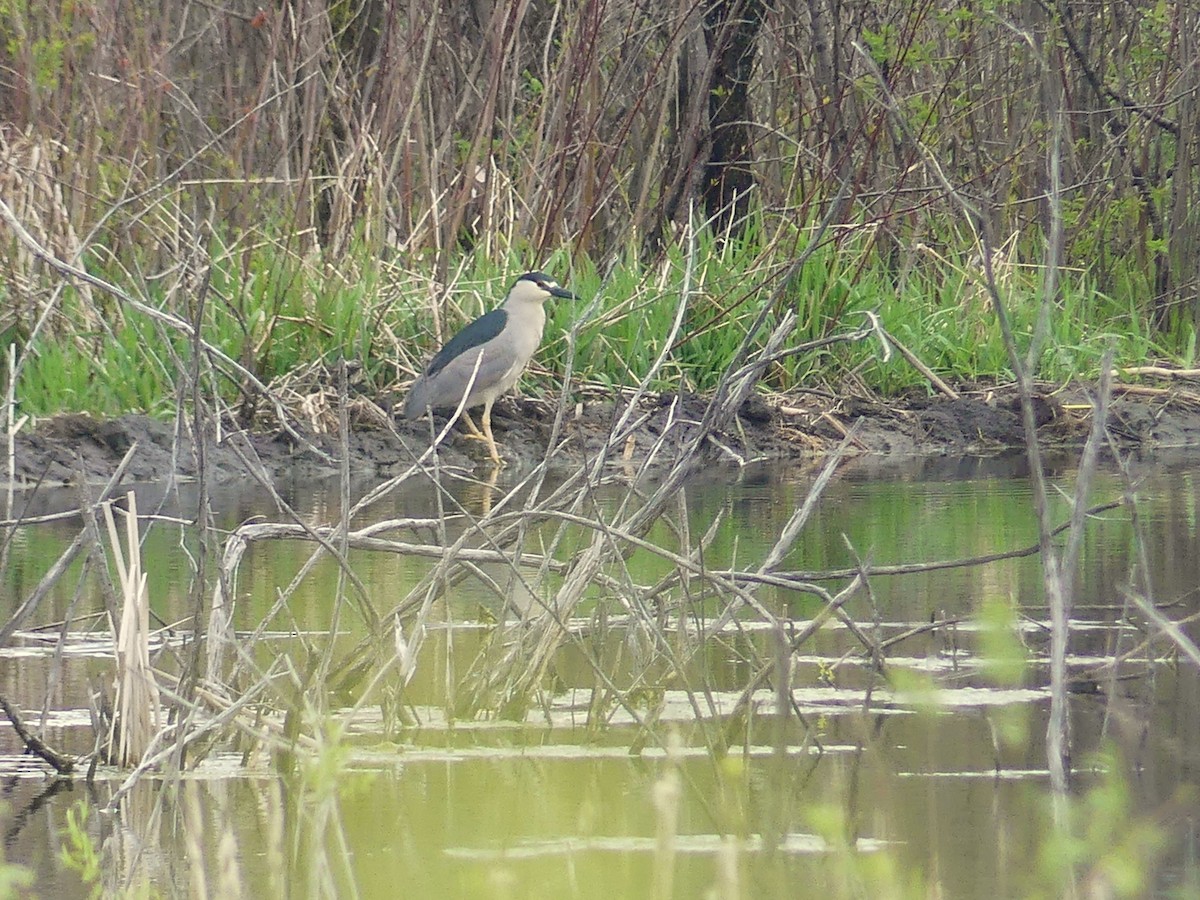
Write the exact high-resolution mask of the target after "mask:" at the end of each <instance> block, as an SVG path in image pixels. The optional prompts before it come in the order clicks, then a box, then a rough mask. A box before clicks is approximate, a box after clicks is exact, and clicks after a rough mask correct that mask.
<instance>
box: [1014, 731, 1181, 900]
mask: <svg viewBox="0 0 1200 900" xmlns="http://www.w3.org/2000/svg"><path fill="white" fill-rule="evenodd" d="M1093 769H1094V770H1095V771H1096V772H1097V773H1098V781H1097V783H1096V784H1095V785H1094V786H1092V787H1091V788H1090V789H1088V791H1087V792H1086V793H1085V794H1084V795H1083V796H1082V797H1079V798H1069V799H1065V800H1063V801H1062V802H1061V805H1060V807H1059V809H1058V811H1057V812H1056V811H1055V810H1054V809H1053V808H1048V809H1047V812H1046V821H1045V822H1044V823H1043V824H1042V827H1043V828H1044V829H1045V835H1046V836H1045V839H1044V840H1043V841H1042V844H1041V853H1040V855H1039V859H1038V860H1037V863H1038V869H1037V875H1038V883H1037V884H1036V885H1035V886H1034V887H1033V889H1032V890H1031V891H1030V892H1029V894H1028V895H1027V896H1029V897H1030V898H1031V900H1032V898H1039V900H1040V898H1052V897H1062V896H1065V895H1066V892H1067V889H1068V887H1069V885H1071V884H1087V885H1089V886H1090V889H1089V891H1088V893H1089V894H1091V895H1092V896H1106V897H1142V896H1145V895H1146V894H1147V892H1148V891H1149V890H1150V888H1151V886H1152V884H1153V882H1152V877H1151V876H1152V875H1153V873H1154V863H1155V861H1156V860H1157V859H1158V856H1159V854H1160V853H1161V852H1162V850H1163V847H1164V844H1165V840H1166V835H1165V832H1164V830H1163V828H1162V826H1161V825H1159V824H1158V823H1156V822H1155V821H1154V820H1153V819H1152V818H1148V817H1145V816H1140V815H1138V814H1137V813H1136V811H1135V810H1134V807H1133V801H1132V798H1131V796H1130V787H1129V781H1128V779H1127V778H1126V777H1125V776H1124V774H1123V772H1122V767H1121V764H1120V760H1119V758H1118V757H1117V756H1116V754H1115V753H1112V752H1108V753H1104V754H1100V755H1098V756H1097V757H1096V758H1095V760H1093ZM1046 803H1047V806H1048V807H1053V804H1054V800H1053V798H1049V797H1048V798H1047V799H1046Z"/></svg>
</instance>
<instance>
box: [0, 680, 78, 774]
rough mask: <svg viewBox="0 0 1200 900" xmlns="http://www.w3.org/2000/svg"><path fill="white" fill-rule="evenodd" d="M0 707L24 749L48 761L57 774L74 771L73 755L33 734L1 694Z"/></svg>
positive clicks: (74, 760) (14, 708)
mask: <svg viewBox="0 0 1200 900" xmlns="http://www.w3.org/2000/svg"><path fill="white" fill-rule="evenodd" d="M0 709H3V710H4V714H5V715H6V716H8V721H10V722H12V727H13V731H15V732H16V733H17V737H19V738H20V739H21V742H22V743H23V744H24V745H25V749H26V750H28V751H29V752H30V753H32V754H33V755H34V756H38V757H40V758H41V759H43V760H45V761H46V762H48V763H49V764H50V765H51V766H53V767H54V770H55V771H56V772H58V774H59V775H70V774H71V773H72V772H74V771H75V763H76V759H75V757H73V756H69V755H67V754H66V753H59V752H58V751H57V750H55V749H54V748H53V747H51V746H50V745H49V744H47V743H46V742H45V741H43V740H42V739H41V738H40V737H38V736H37V735H36V734H33V733H32V732H31V731H30V730H29V729H28V728H26V727H25V722H24V721H23V720H22V719H21V714H20V713H19V712H17V710H16V707H14V706H13V705H12V704H11V703H9V702H8V700H7V699H6V698H5V697H3V696H0Z"/></svg>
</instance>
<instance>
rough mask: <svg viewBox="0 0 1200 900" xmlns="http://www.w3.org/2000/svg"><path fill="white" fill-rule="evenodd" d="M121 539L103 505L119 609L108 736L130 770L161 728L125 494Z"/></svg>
mask: <svg viewBox="0 0 1200 900" xmlns="http://www.w3.org/2000/svg"><path fill="white" fill-rule="evenodd" d="M125 499H126V503H127V507H128V508H127V509H126V510H124V511H123V512H124V516H125V540H124V550H122V541H121V536H120V535H119V534H118V532H117V524H116V521H115V519H114V517H113V508H112V503H111V502H108V503H105V504H104V507H103V508H104V521H105V523H106V525H107V526H108V537H109V542H110V544H111V546H112V552H113V560H114V562H115V563H116V567H117V574H118V576H119V581H120V586H121V593H122V599H123V606H122V609H121V622H120V625H119V627H118V626H117V625H115V624H113V623H110V625H112V630H113V636H114V640H115V644H116V662H117V674H116V704H115V706H116V716H115V717H114V719H113V730H114V732H115V734H114V732H110V735H109V747H110V752H112V746H113V738H114V736H115V738H116V749H115V752H114V753H113V758H114V762H115V764H116V765H118V766H122V767H128V766H134V765H137V764H138V763H139V762H141V760H142V758H143V757H144V756H145V754H146V750H147V749H148V748H149V747H150V744H151V741H153V740H154V738H155V737H156V736H157V735H158V734H159V732H160V729H161V709H160V702H159V694H158V684H157V683H156V681H155V678H154V669H153V667H152V666H151V664H150V599H149V596H148V594H147V591H146V573H145V571H144V570H143V568H142V551H141V540H140V536H139V531H138V521H137V495H136V494H134V492H133V491H130V492H129V493H128V494H126V495H125Z"/></svg>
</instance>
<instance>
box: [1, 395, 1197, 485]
mask: <svg viewBox="0 0 1200 900" xmlns="http://www.w3.org/2000/svg"><path fill="white" fill-rule="evenodd" d="M1089 396H1090V392H1089V390H1088V389H1086V388H1084V387H1075V388H1071V389H1064V390H1058V391H1055V392H1053V393H1051V392H1050V391H1048V390H1047V391H1046V392H1044V393H1041V394H1039V396H1038V398H1037V403H1036V408H1037V419H1038V426H1039V427H1038V438H1039V441H1040V442H1041V443H1042V444H1043V446H1045V447H1048V448H1064V449H1065V448H1071V447H1076V446H1080V445H1082V443H1083V441H1084V440H1085V439H1086V436H1087V432H1088V429H1089V426H1090V421H1091V405H1090V402H1089V400H1088V398H1089ZM1185 397H1187V398H1190V395H1185ZM706 405H707V404H706V401H705V399H703V398H700V397H679V396H676V395H664V396H661V397H657V398H654V399H653V400H651V401H647V402H645V403H644V404H643V405H642V406H641V407H640V408H639V409H638V411H637V413H636V415H635V416H634V421H636V422H637V423H638V424H637V427H636V428H635V429H634V430H633V433H632V436H631V438H630V439H629V440H628V441H626V442H624V443H623V445H622V446H621V448H619V452H618V453H616V454H614V455H613V456H612V462H613V464H614V465H618V466H620V465H624V466H633V467H636V468H638V469H639V470H641V469H646V468H647V467H654V466H661V465H666V464H668V463H670V462H671V461H672V460H673V459H674V458H675V457H676V456H677V455H678V453H679V452H680V451H681V449H682V448H684V447H686V446H688V445H689V444H690V442H691V440H692V438H693V437H694V436H695V434H696V433H697V428H698V427H699V423H700V421H701V419H702V418H703V416H704V412H705V409H706ZM370 408H371V409H372V410H374V412H375V414H374V415H373V416H367V415H356V416H355V417H354V421H353V423H352V427H351V430H350V439H349V451H350V452H349V457H350V468H351V471H352V473H353V474H354V475H355V476H356V477H371V476H380V477H382V476H386V475H389V474H393V473H395V472H397V471H400V470H402V469H403V467H405V466H407V465H409V464H411V463H412V462H413V461H414V460H415V459H416V457H417V456H418V455H419V454H420V453H422V452H423V451H424V450H425V449H427V448H428V446H429V440H430V433H431V432H430V423H429V422H428V421H424V420H423V421H418V422H415V423H410V422H406V421H404V420H403V419H399V418H398V417H396V418H388V417H387V416H386V414H384V415H383V416H382V417H381V415H380V413H379V411H378V407H375V406H374V405H373V404H370ZM621 409H623V405H621V406H618V404H616V403H614V402H612V401H604V400H596V401H591V402H586V403H581V404H580V405H578V406H577V407H576V408H575V409H573V410H571V411H570V412H569V414H568V415H566V416H565V417H564V420H563V422H562V424H561V428H560V431H559V435H558V438H557V440H556V441H555V442H554V445H553V448H551V441H552V437H553V434H554V423H555V415H554V410H553V408H552V407H550V406H549V405H548V404H544V403H541V402H538V401H534V400H529V399H508V400H505V401H501V402H500V403H498V404H497V407H496V410H495V413H494V415H493V428H494V431H495V434H496V438H497V442H498V444H499V446H500V451H501V454H502V455H503V456H504V458H505V462H506V463H507V464H508V465H510V466H513V467H523V466H528V465H531V464H533V463H535V462H538V461H540V460H542V459H543V458H546V457H547V454H549V455H550V458H551V460H552V462H553V464H554V465H558V466H563V467H567V466H575V465H578V464H579V463H580V462H582V461H584V460H586V459H591V458H594V457H595V456H596V454H598V453H599V452H600V451H601V449H602V448H603V446H604V443H605V442H606V441H607V439H608V436H609V435H610V434H611V433H612V429H613V426H614V421H615V417H616V415H617V414H618V412H620V411H621ZM329 418H330V417H329V416H326V420H328V419H329ZM334 422H336V420H334ZM443 422H444V420H440V421H438V422H437V423H436V424H437V426H438V427H439V428H440V426H441V424H443ZM855 423H858V425H857V428H856V429H855V432H854V436H853V439H852V443H853V447H854V452H855V453H856V454H858V455H860V456H862V457H874V458H885V459H886V458H896V457H912V456H926V457H932V456H958V457H970V456H986V455H995V454H1000V453H1004V452H1005V451H1013V450H1019V449H1021V448H1023V446H1024V435H1023V432H1022V428H1021V417H1020V408H1019V405H1018V402H1017V398H1016V395H1015V392H1014V391H1013V390H1012V389H986V388H981V389H974V390H967V389H964V390H963V391H962V392H961V396H960V397H959V398H958V399H948V398H945V397H941V396H938V397H930V396H913V397H909V398H901V399H899V400H889V401H888V402H886V403H885V402H879V401H875V400H870V399H864V398H830V397H828V396H822V395H818V394H815V393H814V394H811V395H798V396H792V397H772V398H770V399H763V398H761V397H754V398H752V399H751V400H750V401H748V402H747V403H746V404H745V405H744V406H743V407H742V409H741V410H740V411H739V414H738V415H737V416H736V417H735V419H734V421H733V422H732V423H731V424H730V426H729V427H727V428H725V429H722V430H721V431H719V432H717V433H714V434H712V435H711V438H710V439H708V440H706V441H705V442H704V445H703V449H702V452H703V453H704V454H706V455H707V457H708V458H710V459H711V462H712V463H713V464H714V465H723V464H728V465H733V466H736V465H739V464H741V463H745V462H750V461H754V460H759V459H803V458H811V457H814V456H816V455H819V454H821V453H823V452H825V451H827V450H828V449H829V448H830V447H832V446H835V445H836V444H837V443H839V442H840V441H841V440H842V439H843V437H844V436H845V434H846V433H847V431H848V430H849V429H850V428H851V426H853V425H855ZM186 425H187V423H186V422H184V421H181V422H179V423H176V422H162V421H158V420H155V419H152V418H149V417H147V416H143V415H126V416H121V417H119V418H116V419H111V420H104V421H101V420H97V419H93V418H91V417H89V416H86V415H63V416H58V417H54V418H51V419H46V420H43V421H41V422H39V423H37V424H36V425H35V427H34V428H33V430H32V431H31V432H26V433H21V434H19V435H18V437H17V439H16V454H15V462H16V466H15V481H16V484H17V486H18V487H23V488H28V487H32V486H35V485H44V486H51V485H62V484H64V483H72V482H78V481H81V480H82V481H84V482H88V483H95V482H103V481H106V480H107V479H108V478H109V477H110V476H111V475H112V474H113V472H114V471H115V469H116V468H117V466H118V464H119V462H120V461H121V459H122V458H123V457H124V456H125V454H126V453H127V452H128V451H129V449H130V448H131V447H134V446H135V444H136V450H135V451H134V453H133V456H132V459H131V462H130V465H129V468H128V471H127V473H126V476H125V478H126V480H127V481H133V482H155V481H162V480H165V479H168V478H171V477H176V478H183V479H192V478H195V477H196V475H197V471H198V462H197V456H196V453H195V441H194V440H193V438H192V435H191V434H190V433H189V431H188V428H187V427H185V426H186ZM1109 428H1110V432H1111V433H1112V434H1113V435H1114V437H1115V438H1116V440H1117V442H1118V444H1119V446H1120V447H1122V448H1123V449H1126V450H1138V451H1157V450H1165V449H1168V448H1171V449H1183V450H1189V449H1190V450H1195V449H1197V448H1200V403H1195V402H1192V401H1191V400H1190V399H1180V397H1179V396H1177V395H1174V394H1170V393H1168V392H1165V391H1163V392H1158V393H1155V394H1153V395H1151V396H1147V395H1146V394H1145V392H1142V393H1133V392H1130V391H1125V392H1118V394H1117V395H1116V396H1115V397H1114V399H1113V401H1112V404H1111V408H1110V415H1109ZM204 450H205V454H206V456H205V460H206V465H207V469H208V471H209V472H210V473H211V478H212V480H214V481H226V480H230V479H236V478H246V477H248V476H249V475H250V474H251V472H252V471H257V472H258V473H259V475H260V477H261V478H264V479H280V478H285V477H286V478H289V479H292V480H295V479H303V478H306V477H319V476H321V475H326V474H330V473H334V472H336V471H338V462H337V460H338V459H339V458H340V455H341V454H340V450H339V448H338V441H337V438H336V427H330V423H329V421H326V422H325V423H324V424H322V422H320V421H318V420H317V419H315V418H314V420H313V421H312V422H311V423H310V425H307V426H306V425H303V424H298V423H292V431H291V433H288V431H285V430H284V429H282V428H279V427H276V428H273V429H270V430H259V431H254V432H246V431H238V430H236V429H232V428H228V429H222V430H221V431H220V432H219V433H218V432H217V430H216V429H215V427H214V428H212V433H210V434H208V435H207V440H206V441H205V443H204ZM707 461H709V460H708V459H706V462H707ZM439 464H440V465H442V466H453V467H468V468H470V467H475V466H487V465H490V463H489V462H488V460H487V455H486V451H485V447H484V446H483V445H482V444H481V443H480V442H478V441H474V440H470V439H468V438H467V437H466V436H465V435H464V434H462V433H461V432H460V431H458V430H455V431H453V432H452V433H451V434H450V435H449V436H448V437H447V439H446V440H445V441H444V442H443V444H442V446H441V447H440V448H439ZM5 468H7V467H5ZM7 474H8V473H7V472H6V471H5V472H3V473H0V480H7Z"/></svg>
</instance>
